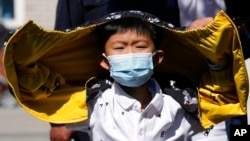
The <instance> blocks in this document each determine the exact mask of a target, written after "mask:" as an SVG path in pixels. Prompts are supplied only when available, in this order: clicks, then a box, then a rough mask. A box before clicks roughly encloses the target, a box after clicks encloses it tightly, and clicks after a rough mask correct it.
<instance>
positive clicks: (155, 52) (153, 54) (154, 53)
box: [152, 49, 158, 57]
mask: <svg viewBox="0 0 250 141" xmlns="http://www.w3.org/2000/svg"><path fill="white" fill-rule="evenodd" d="M157 52H158V49H156V50H155V51H154V52H153V53H152V57H154V56H155V55H156V54H157Z"/></svg>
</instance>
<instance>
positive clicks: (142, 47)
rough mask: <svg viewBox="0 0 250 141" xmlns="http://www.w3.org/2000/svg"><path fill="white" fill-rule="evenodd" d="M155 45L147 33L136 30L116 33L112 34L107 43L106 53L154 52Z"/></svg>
mask: <svg viewBox="0 0 250 141" xmlns="http://www.w3.org/2000/svg"><path fill="white" fill-rule="evenodd" d="M154 51H155V46H154V43H153V40H152V39H151V37H150V36H149V35H147V34H138V33H137V32H136V31H133V30H128V31H126V32H121V33H116V34H113V35H111V36H110V38H109V39H108V40H107V42H106V44H105V54H106V56H110V55H121V54H128V53H153V52H154Z"/></svg>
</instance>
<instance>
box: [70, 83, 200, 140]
mask: <svg viewBox="0 0 250 141" xmlns="http://www.w3.org/2000/svg"><path fill="white" fill-rule="evenodd" d="M149 90H150V91H151V93H153V95H152V96H153V99H152V100H151V102H150V103H149V105H148V106H147V107H146V108H145V110H144V111H143V112H141V104H140V102H139V101H137V100H136V99H134V98H132V97H131V96H129V95H128V94H127V93H125V92H124V91H123V90H122V89H121V87H120V86H119V85H118V84H117V83H116V82H115V83H114V84H113V86H112V87H111V89H108V90H106V91H105V92H104V93H103V94H101V95H100V96H99V97H98V98H97V99H96V101H92V103H89V113H90V115H89V116H90V117H89V121H88V122H85V123H83V124H75V125H74V124H72V125H70V126H67V127H68V128H70V129H74V130H76V129H78V130H81V131H85V132H89V134H90V137H91V138H92V140H93V141H166V140H167V141H185V140H190V137H191V136H192V135H193V134H194V133H195V132H197V131H200V132H202V128H201V126H200V123H199V122H198V121H197V120H196V119H194V118H191V117H190V116H189V115H188V114H187V113H186V112H184V110H183V109H182V108H181V106H180V105H179V103H177V102H176V101H175V100H174V99H173V98H172V97H170V96H168V95H165V94H163V93H162V92H161V89H160V87H159V85H158V83H157V82H156V81H155V80H153V79H152V80H150V88H149Z"/></svg>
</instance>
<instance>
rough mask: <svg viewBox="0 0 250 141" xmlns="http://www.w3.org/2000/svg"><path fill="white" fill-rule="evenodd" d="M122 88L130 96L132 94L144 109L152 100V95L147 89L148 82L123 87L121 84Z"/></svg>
mask: <svg viewBox="0 0 250 141" xmlns="http://www.w3.org/2000/svg"><path fill="white" fill-rule="evenodd" d="M122 88H123V90H124V91H125V92H126V93H128V94H129V95H130V96H132V97H133V98H135V99H136V100H138V101H139V102H140V103H141V109H145V108H146V106H147V105H148V104H149V103H150V101H151V100H152V95H151V94H150V92H149V90H148V84H144V85H142V86H140V87H136V88H131V87H124V86H122Z"/></svg>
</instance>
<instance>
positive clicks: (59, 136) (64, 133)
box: [50, 125, 74, 141]
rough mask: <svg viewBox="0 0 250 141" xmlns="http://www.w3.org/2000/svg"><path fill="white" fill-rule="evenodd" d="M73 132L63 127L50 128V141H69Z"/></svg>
mask: <svg viewBox="0 0 250 141" xmlns="http://www.w3.org/2000/svg"><path fill="white" fill-rule="evenodd" d="M73 133H74V131H71V130H69V129H67V128H66V127H65V126H64V125H56V126H51V128H50V141H70V137H71V136H72V134H73Z"/></svg>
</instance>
